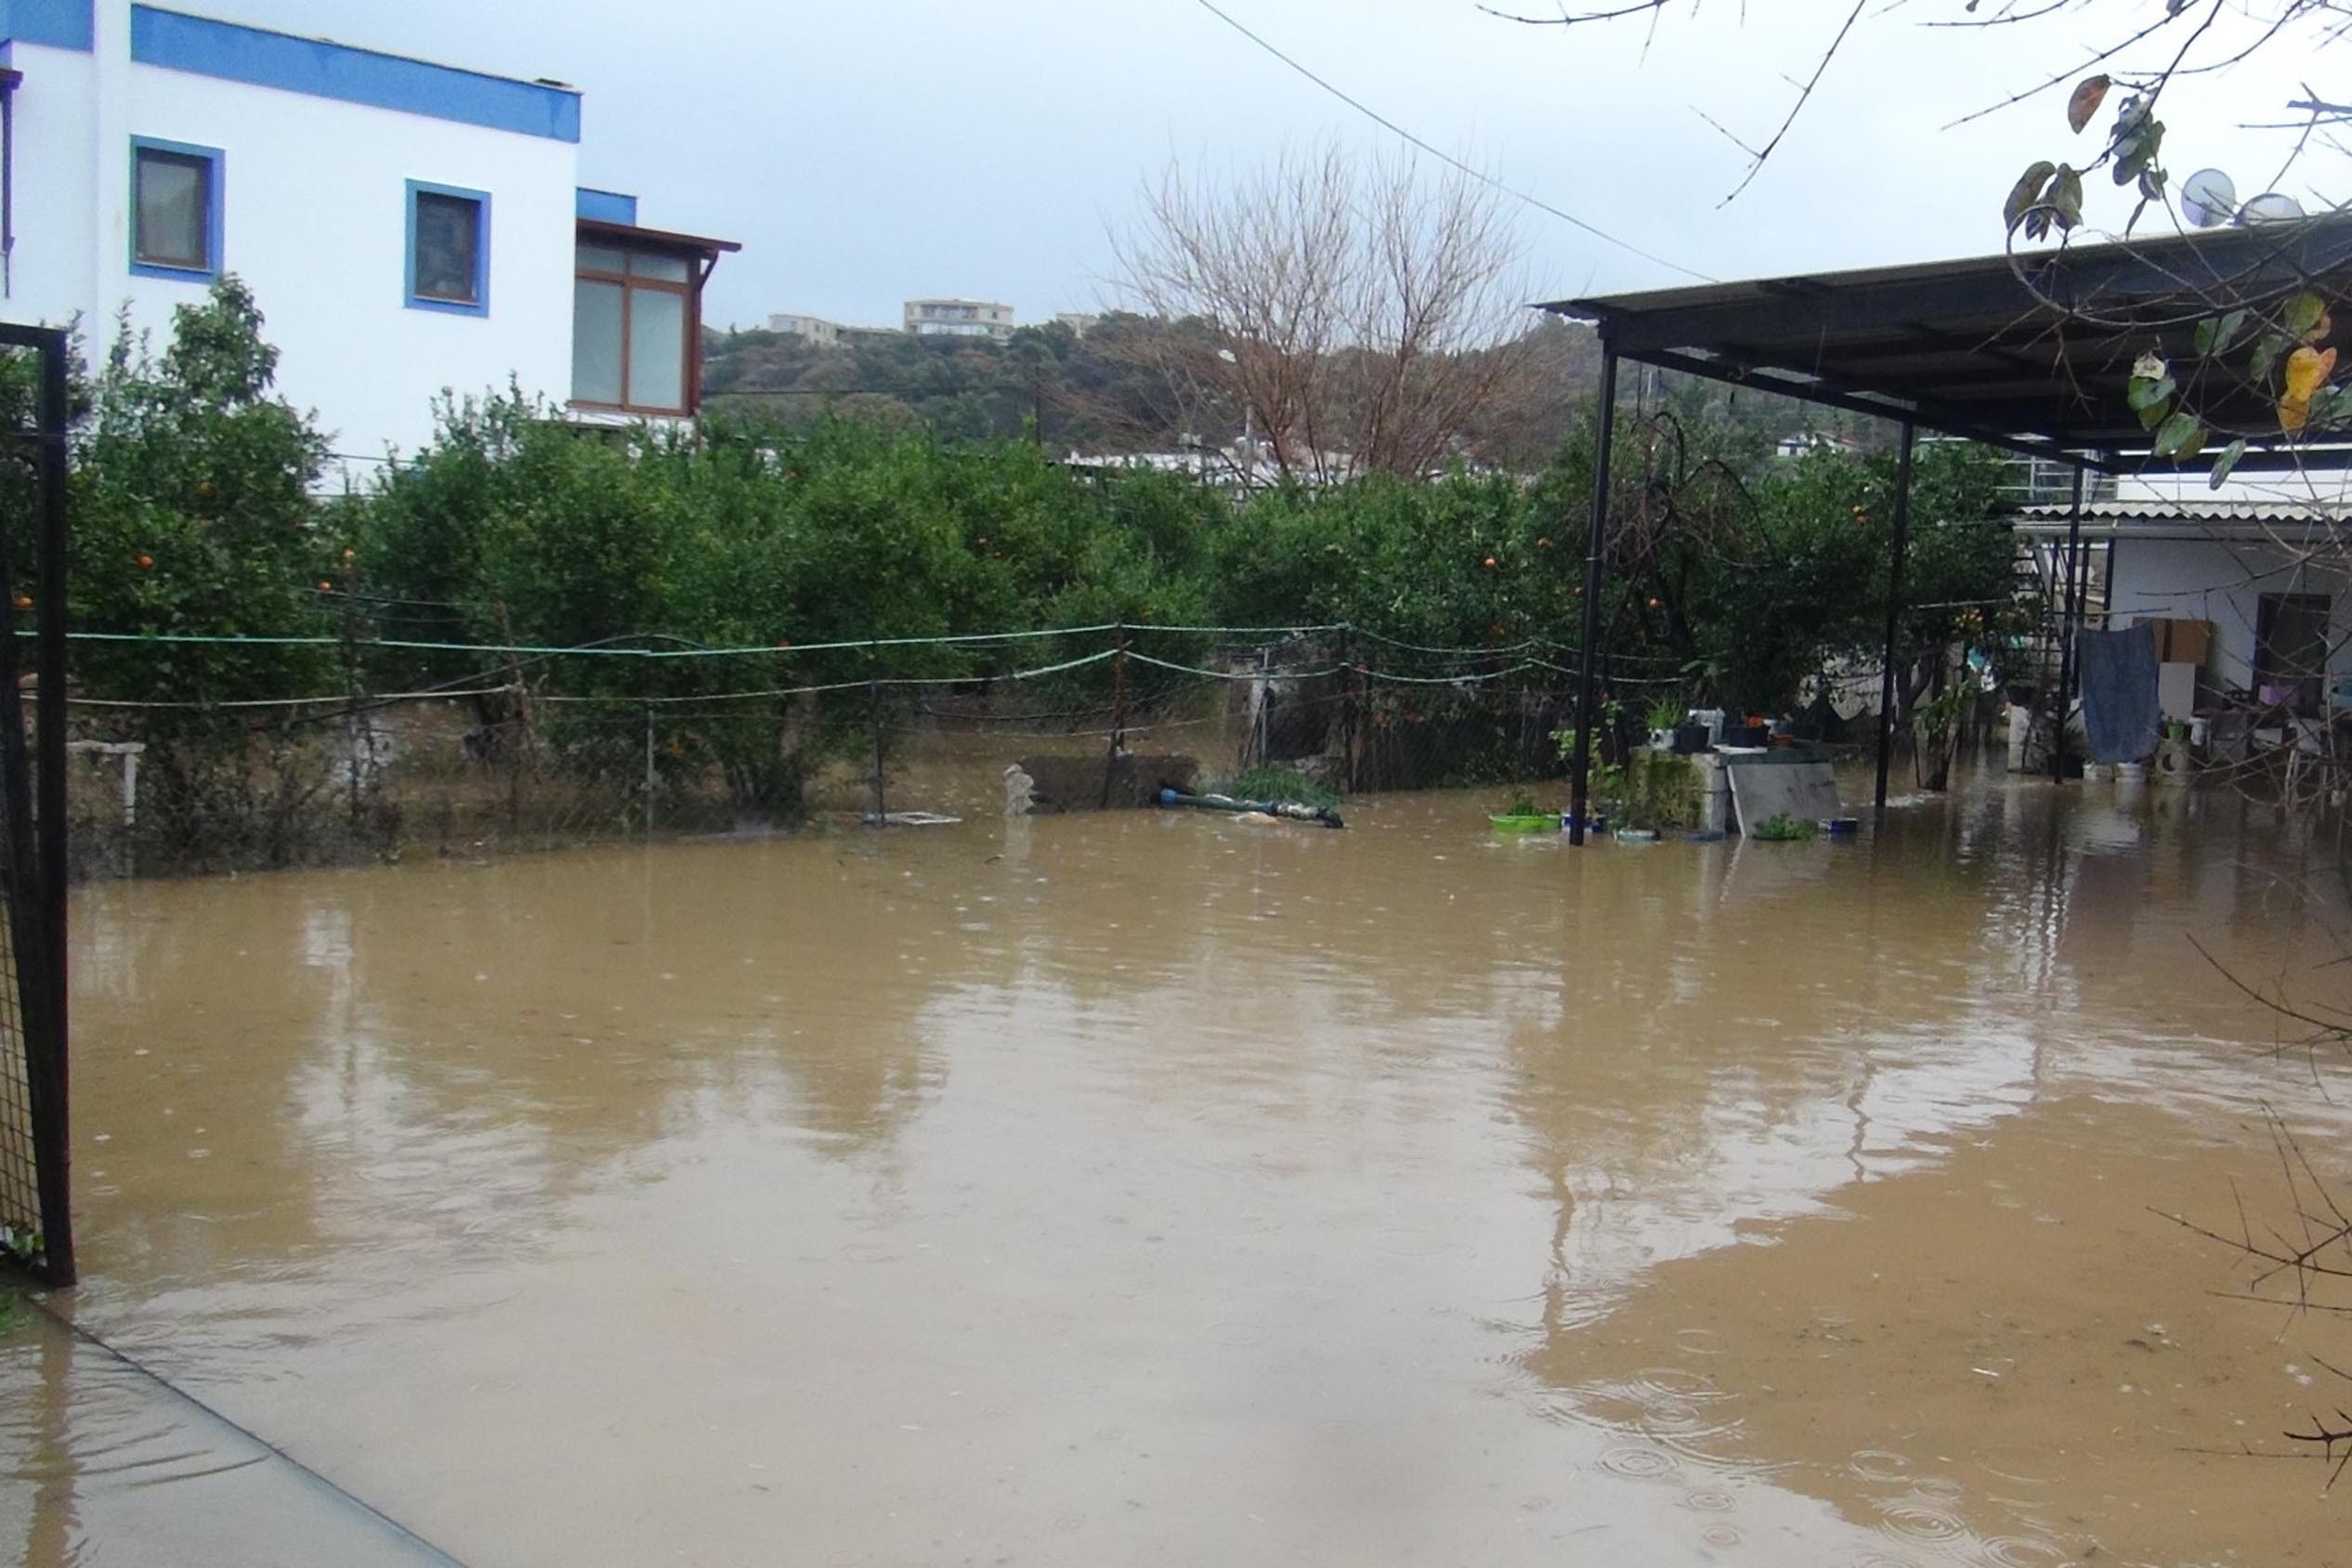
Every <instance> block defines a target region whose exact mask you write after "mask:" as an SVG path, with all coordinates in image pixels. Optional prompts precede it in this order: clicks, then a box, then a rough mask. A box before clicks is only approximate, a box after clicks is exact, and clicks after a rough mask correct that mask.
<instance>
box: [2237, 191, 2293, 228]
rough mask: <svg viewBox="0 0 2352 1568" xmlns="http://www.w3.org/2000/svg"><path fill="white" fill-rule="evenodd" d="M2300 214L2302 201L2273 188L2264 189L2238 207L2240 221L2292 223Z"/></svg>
mask: <svg viewBox="0 0 2352 1568" xmlns="http://www.w3.org/2000/svg"><path fill="white" fill-rule="evenodd" d="M2301 216H2303V203H2300V202H2298V201H2296V200H2295V199H2294V198H2293V197H2292V196H2281V195H2280V194H2279V192H2277V191H2275V190H2266V191H2264V192H2263V193H2262V194H2261V195H2259V196H2256V197H2254V198H2252V199H2251V200H2249V201H2248V202H2247V203H2246V204H2245V205H2244V206H2242V207H2241V208H2239V209H2238V221H2239V222H2240V223H2293V222H2294V221H2295V220H2296V219H2297V218H2299V217H2301Z"/></svg>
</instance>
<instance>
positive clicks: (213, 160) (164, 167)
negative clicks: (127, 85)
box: [130, 137, 227, 283]
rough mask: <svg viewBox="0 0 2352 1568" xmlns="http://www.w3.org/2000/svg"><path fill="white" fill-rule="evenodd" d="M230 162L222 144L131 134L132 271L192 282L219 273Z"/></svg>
mask: <svg viewBox="0 0 2352 1568" xmlns="http://www.w3.org/2000/svg"><path fill="white" fill-rule="evenodd" d="M226 163H227V159H226V157H225V156H224V154H223V153H222V152H221V150H220V149H219V148H217V147H195V146H191V145H190V144H189V143H187V142H184V141H161V140H158V139H157V138H155V137H132V138H131V224H130V228H131V270H132V271H133V272H135V273H137V275H138V276H139V277H142V278H177V279H180V280H182V281H187V282H193V283H208V282H210V281H213V280H214V279H215V278H217V277H219V276H220V255H221V192H222V187H223V186H224V184H225V183H226V181H225V178H224V176H225V175H226V172H227V171H226Z"/></svg>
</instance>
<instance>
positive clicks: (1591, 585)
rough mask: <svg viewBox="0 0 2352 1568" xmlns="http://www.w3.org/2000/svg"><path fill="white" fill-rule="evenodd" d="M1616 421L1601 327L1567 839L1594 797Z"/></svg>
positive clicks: (1609, 349)
mask: <svg viewBox="0 0 2352 1568" xmlns="http://www.w3.org/2000/svg"><path fill="white" fill-rule="evenodd" d="M1616 423H1617V351H1616V349H1615V347H1614V346H1612V345H1611V344H1610V342H1609V338H1608V334H1607V333H1606V332H1605V331H1604V332H1603V333H1602V334H1601V407H1600V413H1599V417H1598V419H1597V420H1596V421H1595V429H1594V436H1593V453H1592V521H1591V522H1590V523H1589V524H1588V526H1587V528H1586V530H1585V590H1584V592H1585V614H1584V629H1583V632H1582V634H1580V635H1579V636H1578V638H1577V643H1576V650H1577V651H1576V752H1575V762H1574V763H1573V764H1571V767H1570V772H1569V786H1568V812H1569V816H1568V842H1569V843H1577V844H1580V843H1584V842H1585V818H1586V817H1588V815H1590V810H1589V808H1590V806H1591V803H1592V718H1593V708H1592V704H1593V677H1594V676H1595V674H1596V673H1597V671H1596V670H1595V668H1594V666H1595V665H1596V664H1597V663H1598V662H1599V659H1598V655H1597V648H1598V646H1599V644H1600V642H1601V557H1602V555H1603V554H1604V553H1605V552H1606V551H1607V549H1608V547H1609V448H1610V445H1611V438H1612V437H1613V436H1614V431H1615V425H1616Z"/></svg>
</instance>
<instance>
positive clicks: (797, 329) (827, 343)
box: [767, 315, 842, 348]
mask: <svg viewBox="0 0 2352 1568" xmlns="http://www.w3.org/2000/svg"><path fill="white" fill-rule="evenodd" d="M767 330H768V331H770V332H772V333H782V334H783V335H784V336H786V337H797V338H800V339H802V340H803V341H804V342H806V343H807V344H809V345H810V346H812V347H816V348H835V347H839V346H840V345H841V341H842V328H841V323H840V322H839V321H829V320H825V318H824V317H822V316H792V315H776V316H770V317H769V318H768V319H767Z"/></svg>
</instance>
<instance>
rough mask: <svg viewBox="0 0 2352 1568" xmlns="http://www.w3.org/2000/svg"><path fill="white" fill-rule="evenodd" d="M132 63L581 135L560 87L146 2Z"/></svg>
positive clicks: (533, 132) (575, 102)
mask: <svg viewBox="0 0 2352 1568" xmlns="http://www.w3.org/2000/svg"><path fill="white" fill-rule="evenodd" d="M11 3H14V0H11ZM131 59H135V60H137V61H138V62H139V63H140V64H142V65H157V66H162V67H163V68H164V69H166V70H170V71H186V72H194V73H195V74H197V75H200V76H216V77H219V78H220V79H221V80H223V81H227V82H244V83H249V84H251V85H254V86H256V87H277V88H280V89H281V90H283V91H285V92H290V93H307V94H308V95H310V96H311V97H312V98H337V99H340V100H342V101H343V102H345V103H362V104H366V105H368V106H369V107H370V108H373V109H391V110H398V111H400V112H402V113H405V114H423V115H428V116H430V117H431V118H433V119H436V120H454V121H457V122H459V123H460V124H468V125H484V126H488V127H489V128H490V129H491V130H496V131H514V132H516V133H518V134H520V135H523V136H533V137H548V138H550V139H551V140H555V141H578V140H579V139H580V95H579V94H578V93H577V92H574V91H573V90H572V89H570V88H568V87H548V86H542V85H539V84H538V83H536V82H517V81H516V80H514V79H513V78H512V77H507V76H487V75H484V74H482V73H481V72H475V71H461V70H459V69H458V68H457V67H455V66H449V65H434V64H431V63H429V62H428V61H425V60H419V59H407V58H405V57H403V56H400V55H385V54H378V53H376V52H375V51H374V50H372V49H357V48H353V47H352V46H349V45H347V44H331V43H328V42H326V41H324V40H323V39H317V38H296V37H294V36H293V35H292V34H290V33H265V32H263V31H262V30H261V29H259V28H256V27H241V26H239V25H238V24H237V23H235V22H227V21H215V20H213V19H211V18H210V17H192V16H189V15H188V14H187V13H185V12H182V11H165V10H159V9H157V8H156V7H152V6H134V7H131Z"/></svg>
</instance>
